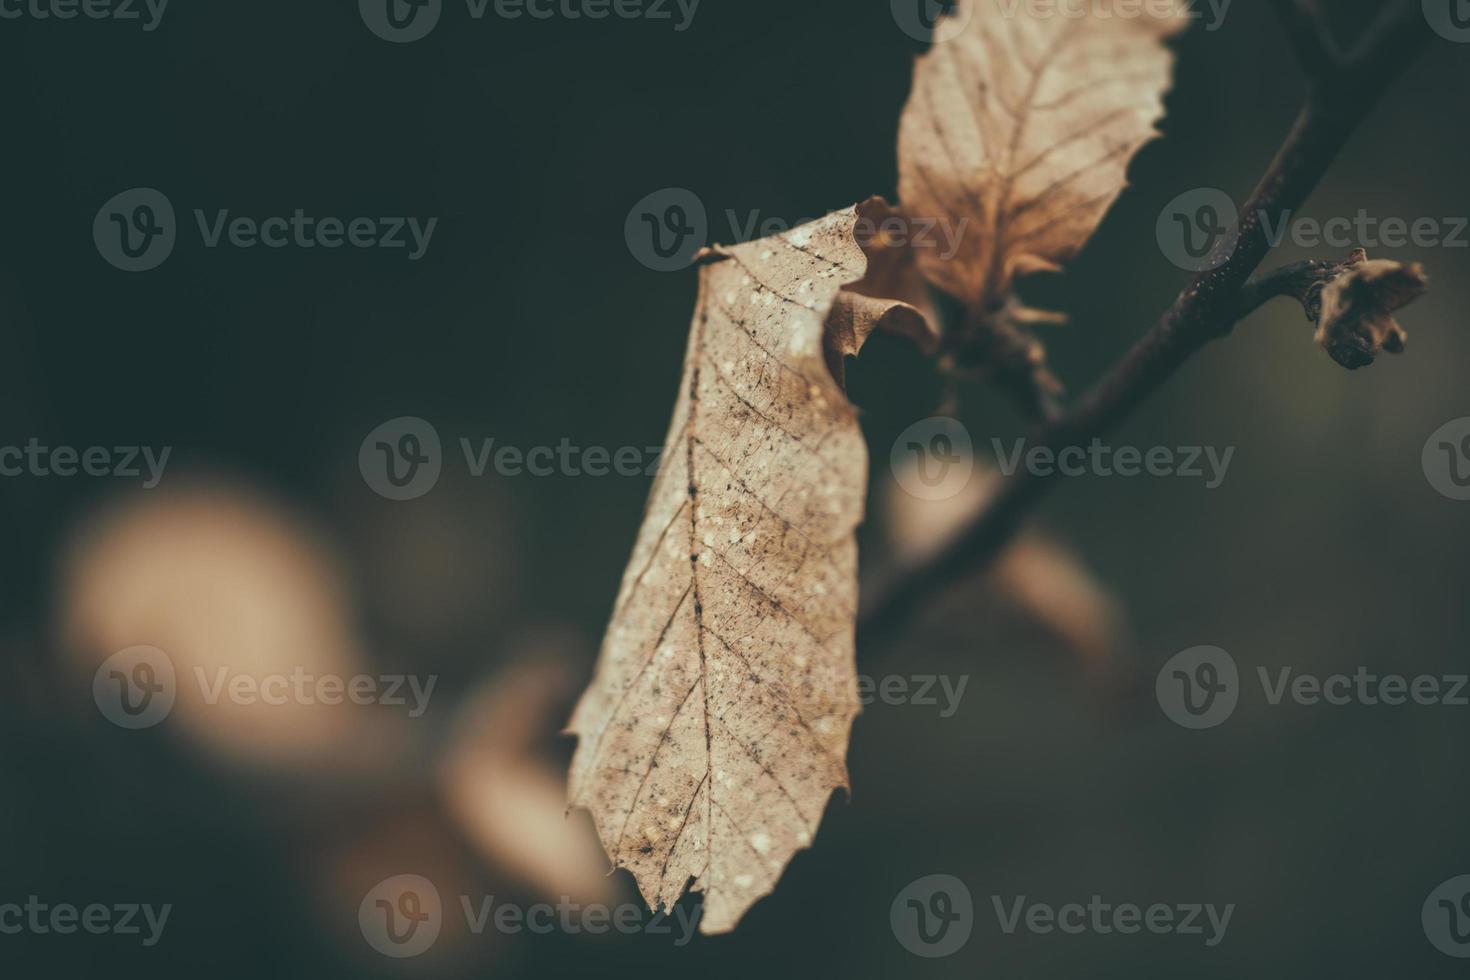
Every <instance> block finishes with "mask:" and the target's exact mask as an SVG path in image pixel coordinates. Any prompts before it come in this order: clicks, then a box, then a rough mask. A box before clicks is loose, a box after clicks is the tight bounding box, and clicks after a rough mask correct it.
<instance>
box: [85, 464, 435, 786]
mask: <svg viewBox="0 0 1470 980" xmlns="http://www.w3.org/2000/svg"><path fill="white" fill-rule="evenodd" d="M59 593H60V595H59V601H58V606H59V610H60V616H59V632H60V638H61V641H62V645H63V647H64V648H65V650H66V652H67V653H68V654H69V655H70V656H71V657H72V658H73V660H74V661H75V664H76V666H77V667H78V668H79V669H81V670H84V671H87V672H88V673H90V672H92V671H95V670H96V669H97V668H98V667H99V666H100V665H101V664H102V662H103V661H105V660H106V659H107V658H108V657H110V656H112V655H113V654H115V653H117V652H118V651H120V650H124V649H126V648H129V647H134V646H138V645H140V644H145V645H148V646H154V647H158V648H160V649H161V650H162V651H163V652H164V654H165V655H166V656H167V657H168V658H169V659H170V661H171V662H172V664H173V666H174V669H175V672H176V677H177V682H176V683H177V691H178V700H177V703H176V704H175V706H174V708H173V712H172V714H171V715H170V721H169V724H170V725H173V724H175V723H177V724H178V725H179V726H180V727H181V728H182V729H183V731H184V732H185V733H186V734H187V737H188V741H189V742H190V743H191V744H192V745H194V746H196V747H198V748H200V749H202V750H204V751H206V752H208V753H210V754H212V755H215V756H218V757H220V758H222V759H224V760H226V761H228V762H231V763H238V764H245V765H249V766H251V767H259V768H262V769H273V770H280V771H297V772H300V771H311V772H315V773H319V774H330V775H332V776H334V777H339V778H348V777H350V776H351V775H352V774H354V773H356V774H371V773H374V772H378V771H381V770H382V769H383V768H384V767H385V766H386V765H387V763H388V761H389V760H393V761H394V762H395V763H396V764H404V763H406V762H407V761H408V759H409V758H411V756H412V753H413V746H414V744H415V739H414V734H413V732H412V731H410V729H411V728H412V726H407V725H405V724H404V718H403V716H402V715H401V714H400V713H398V712H394V711H385V710H366V709H364V708H362V707H358V708H356V709H354V710H344V709H343V707H341V706H334V705H329V704H325V703H322V702H321V701H320V700H318V699H315V698H312V699H307V700H303V699H300V698H296V697H290V698H287V699H286V701H285V703H283V704H274V703H270V702H271V699H269V698H266V697H264V696H260V697H252V698H249V699H245V700H237V699H235V698H232V697H229V696H224V695H219V694H216V695H215V696H214V698H213V699H211V698H210V697H208V696H207V693H206V692H207V690H208V688H209V686H211V685H220V684H223V683H225V682H226V681H229V682H230V683H233V682H234V679H235V678H236V677H238V676H241V675H245V676H248V677H250V678H253V679H255V680H256V681H257V683H259V682H260V681H261V679H263V678H267V677H273V676H286V677H292V676H295V675H296V674H297V672H300V674H301V675H302V676H306V677H316V678H319V677H326V676H331V677H342V678H350V677H353V676H355V675H358V674H362V673H366V672H367V664H366V662H365V659H364V654H363V644H362V640H361V637H360V636H358V634H357V632H356V630H355V628H354V626H353V619H354V617H353V613H352V602H351V596H350V592H349V589H348V586H347V577H346V575H345V574H344V571H343V568H342V566H341V564H340V562H339V561H338V560H337V558H336V556H335V555H334V554H333V552H332V549H331V548H330V547H329V546H328V545H327V543H326V542H325V541H324V540H323V537H322V535H321V533H320V531H319V529H318V528H316V527H315V526H313V525H312V524H311V523H310V522H309V521H307V520H305V519H304V518H302V517H300V516H297V515H294V514H292V513H290V512H289V511H287V510H286V509H285V508H284V507H282V506H280V505H279V504H277V503H275V502H273V501H271V500H270V499H268V498H266V497H265V496H263V495H261V494H259V493H256V492H254V491H252V490H250V489H248V488H247V487H245V486H243V485H240V484H237V483H235V482H232V481H226V480H215V481H205V482H199V483H194V484H181V485H178V486H175V487H174V488H173V489H158V490H152V491H148V492H146V493H141V494H139V495H137V496H134V497H130V498H127V499H125V500H123V501H119V502H117V503H114V504H112V505H110V506H107V507H105V508H103V509H102V510H100V511H99V512H98V513H97V514H95V515H94V516H92V517H91V518H90V519H89V520H87V521H85V522H84V523H82V524H81V525H80V526H79V527H78V528H77V529H76V530H75V532H74V533H73V534H72V540H71V543H70V545H69V547H68V548H67V550H66V551H65V553H64V558H63V561H62V563H61V581H60V584H59ZM221 690H223V688H221ZM211 700H212V701H213V703H211ZM319 778H320V777H319Z"/></svg>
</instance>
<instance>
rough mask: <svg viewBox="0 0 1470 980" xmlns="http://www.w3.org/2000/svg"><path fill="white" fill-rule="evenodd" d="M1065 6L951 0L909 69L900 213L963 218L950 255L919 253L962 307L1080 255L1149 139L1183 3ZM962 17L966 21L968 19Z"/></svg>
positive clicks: (989, 301)
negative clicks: (953, 30)
mask: <svg viewBox="0 0 1470 980" xmlns="http://www.w3.org/2000/svg"><path fill="white" fill-rule="evenodd" d="M1079 6H1080V8H1081V9H1078V10H1075V11H1067V10H1064V9H1063V8H1064V7H1065V5H1052V6H1045V5H1038V4H1028V3H1018V2H1016V0H958V4H957V9H956V11H955V13H954V14H953V16H954V17H956V18H957V20H958V21H960V22H963V23H965V27H964V29H963V31H962V32H961V33H960V34H959V35H958V36H956V37H954V38H952V39H951V40H948V41H945V42H943V43H940V44H936V45H935V46H934V47H933V48H932V49H931V50H930V51H928V52H927V53H926V54H924V55H923V56H922V57H920V58H919V59H918V62H917V64H916V66H915V69H914V82H913V89H912V92H911V94H910V96H909V101H908V105H907V106H906V107H905V109H904V112H903V118H902V121H901V123H900V127H899V198H900V204H901V206H902V208H903V210H904V212H905V213H906V214H909V215H913V216H917V215H922V216H925V217H928V218H933V219H948V220H949V221H950V223H951V226H953V227H962V225H961V222H965V221H968V225H967V226H965V227H968V228H969V231H968V233H967V234H965V235H964V236H963V238H962V239H961V241H960V247H959V251H958V253H957V254H955V255H954V257H953V258H950V259H944V258H942V257H941V255H940V254H939V253H937V252H935V251H933V250H929V251H918V252H917V253H916V255H917V258H918V261H919V265H920V268H921V269H922V271H923V273H924V275H925V276H926V277H927V278H928V279H929V281H930V282H932V283H934V284H935V285H937V286H939V287H940V288H941V289H943V290H945V291H946V292H948V293H950V294H952V295H953V296H955V297H957V298H959V299H960V300H962V301H964V302H965V303H966V304H968V305H969V306H970V307H971V308H975V309H978V308H986V307H989V306H991V305H995V304H998V303H1000V302H1002V300H1003V298H1004V296H1005V295H1006V294H1007V293H1009V292H1010V290H1011V287H1012V280H1013V279H1014V277H1015V276H1016V275H1017V274H1024V273H1026V272H1032V271H1038V270H1043V269H1054V268H1056V266H1057V263H1060V262H1063V261H1065V260H1066V259H1068V258H1070V257H1071V256H1072V255H1073V254H1074V253H1075V252H1077V251H1078V250H1079V249H1080V248H1081V247H1082V245H1083V244H1084V243H1085V242H1086V241H1087V239H1088V237H1089V236H1090V235H1091V234H1092V232H1093V230H1094V229H1095V228H1096V227H1097V224H1098V222H1099V221H1101V220H1102V216H1103V214H1104V213H1105V212H1106V211H1107V209H1108V207H1109V206H1110V205H1111V204H1112V202H1113V200H1114V199H1115V198H1116V197H1117V196H1118V194H1119V192H1121V191H1122V189H1123V186H1124V184H1125V174H1126V170H1127V167H1128V161H1129V159H1130V158H1131V157H1132V156H1133V153H1134V152H1135V151H1136V150H1137V149H1138V148H1139V147H1140V146H1141V145H1142V144H1143V143H1145V142H1146V141H1147V140H1149V139H1150V138H1151V137H1152V136H1153V135H1154V122H1155V120H1157V119H1158V118H1159V116H1160V114H1161V112H1162V103H1163V93H1164V91H1165V90H1166V88H1167V87H1168V84H1169V77H1170V72H1171V67H1172V64H1173V55H1172V54H1171V53H1170V52H1169V51H1168V49H1167V48H1165V47H1164V44H1163V43H1162V42H1163V40H1164V39H1165V38H1166V37H1167V36H1168V35H1169V34H1172V33H1174V32H1175V31H1178V30H1180V29H1181V28H1182V27H1183V26H1184V25H1185V24H1187V23H1188V21H1187V19H1186V18H1185V17H1184V16H1183V10H1182V9H1181V8H1183V7H1184V6H1185V5H1184V4H1183V3H1179V4H1176V5H1175V6H1174V7H1173V8H1170V9H1172V10H1173V11H1174V12H1173V13H1172V14H1171V15H1170V16H1159V15H1158V11H1159V5H1158V4H1139V3H1137V2H1136V0H1092V2H1091V3H1089V4H1085V5H1079ZM966 20H967V22H966Z"/></svg>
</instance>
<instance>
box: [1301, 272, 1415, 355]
mask: <svg viewBox="0 0 1470 980" xmlns="http://www.w3.org/2000/svg"><path fill="white" fill-rule="evenodd" d="M1428 289H1429V277H1428V276H1427V275H1426V274H1425V272H1424V267H1423V266H1422V265H1420V264H1419V263H1417V262H1411V263H1407V264H1406V263H1403V262H1393V261H1390V260H1387V259H1369V258H1368V254H1367V252H1365V251H1363V250H1362V249H1358V250H1357V251H1355V252H1354V253H1353V254H1352V256H1351V257H1350V258H1349V259H1348V261H1347V262H1346V263H1344V264H1343V266H1342V269H1341V271H1340V272H1339V274H1338V275H1337V276H1336V278H1334V279H1332V280H1331V281H1330V282H1328V283H1326V284H1325V285H1324V286H1322V289H1321V294H1320V298H1319V300H1318V302H1317V304H1314V305H1318V306H1319V307H1320V308H1319V309H1318V310H1317V334H1316V338H1315V339H1316V341H1317V343H1318V344H1320V345H1321V346H1322V347H1323V349H1325V350H1326V351H1327V353H1328V354H1330V355H1331V356H1332V359H1333V360H1334V361H1336V362H1337V363H1338V364H1341V365H1342V366H1343V367H1345V368H1347V369H1348V370H1356V369H1358V368H1361V367H1367V366H1368V365H1369V364H1372V363H1373V361H1374V360H1375V359H1376V358H1377V356H1378V354H1379V352H1381V351H1388V352H1389V353H1390V354H1398V353H1400V352H1402V351H1403V349H1404V346H1405V345H1406V344H1407V343H1408V339H1409V336H1408V334H1407V333H1405V331H1404V328H1403V327H1401V326H1399V323H1398V321H1397V320H1395V319H1394V316H1393V315H1394V313H1395V312H1397V311H1398V310H1400V309H1402V308H1403V307H1405V306H1408V305H1409V304H1410V303H1412V302H1414V300H1416V299H1418V298H1419V297H1420V296H1423V295H1424V293H1425V292H1426V291H1427V290H1428Z"/></svg>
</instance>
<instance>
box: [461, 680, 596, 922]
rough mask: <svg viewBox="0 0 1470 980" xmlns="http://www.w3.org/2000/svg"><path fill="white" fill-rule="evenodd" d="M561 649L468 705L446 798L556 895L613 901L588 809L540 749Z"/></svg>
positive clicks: (515, 866) (558, 686)
mask: <svg viewBox="0 0 1470 980" xmlns="http://www.w3.org/2000/svg"><path fill="white" fill-rule="evenodd" d="M569 681H570V678H569V671H568V670H567V668H566V667H565V665H564V663H563V662H562V661H561V660H559V659H553V660H551V661H550V662H548V661H547V660H546V658H545V657H544V656H539V655H538V658H537V660H536V661H535V662H534V663H533V662H526V663H523V664H520V665H517V666H514V667H511V668H509V669H508V670H506V671H504V672H502V673H501V674H499V675H497V676H495V677H493V678H491V679H490V680H489V681H487V682H486V683H485V684H484V685H483V686H482V687H481V688H480V690H479V691H477V692H476V693H475V694H474V695H473V696H471V697H470V698H469V700H468V701H467V702H466V703H465V705H464V706H463V707H461V708H460V710H459V715H458V717H457V718H456V722H455V733H454V737H453V738H452V739H451V741H450V743H449V745H448V747H447V749H446V752H445V757H444V760H443V761H442V762H441V764H440V766H439V787H440V792H441V794H442V796H443V798H444V800H445V806H446V809H447V810H448V812H449V814H450V815H451V816H452V817H453V818H454V819H455V821H456V822H457V823H458V824H459V825H460V826H461V827H463V828H464V829H465V831H466V834H467V836H468V837H469V839H470V840H471V841H472V842H473V843H474V844H475V846H476V847H477V848H478V849H479V850H480V851H481V853H483V854H484V855H485V857H486V858H488V859H489V860H490V862H491V863H492V864H493V865H494V866H496V867H498V868H503V869H505V870H506V871H508V872H509V873H511V874H512V875H514V876H515V877H517V878H519V879H520V880H522V881H525V882H528V883H529V884H532V885H534V886H535V887H536V888H538V889H539V890H540V891H541V893H542V894H543V895H546V896H548V897H550V898H552V899H553V900H556V899H561V898H569V899H571V900H572V901H573V902H577V903H579V904H582V905H590V904H603V905H612V904H614V903H615V902H616V900H617V898H618V890H617V887H616V885H615V883H614V879H612V878H610V877H608V875H607V862H606V860H605V858H604V857H603V854H602V849H601V848H600V847H599V846H598V843H597V837H596V835H595V834H594V833H593V832H592V828H591V826H590V825H589V824H588V823H587V821H586V818H585V817H582V819H573V818H569V817H568V815H567V812H566V809H567V807H566V785H565V783H564V782H563V781H562V777H561V775H560V774H559V773H558V772H557V771H556V769H555V768H554V767H553V766H552V765H551V764H550V762H549V761H547V760H546V759H545V758H544V757H542V755H541V743H542V742H543V741H544V740H545V739H546V738H547V737H548V736H549V735H551V734H553V733H555V731H556V729H557V720H556V719H557V714H556V713H557V712H558V711H559V710H564V706H565V703H566V700H565V699H566V697H567V695H568V694H569V691H570V682H569Z"/></svg>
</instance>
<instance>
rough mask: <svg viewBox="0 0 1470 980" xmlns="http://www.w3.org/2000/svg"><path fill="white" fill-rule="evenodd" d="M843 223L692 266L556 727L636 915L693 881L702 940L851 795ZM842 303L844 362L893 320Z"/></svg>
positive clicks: (854, 706)
mask: <svg viewBox="0 0 1470 980" xmlns="http://www.w3.org/2000/svg"><path fill="white" fill-rule="evenodd" d="M857 222H858V210H857V208H849V209H847V210H845V211H841V212H837V213H835V214H832V215H829V216H828V217H827V218H825V219H823V220H821V221H818V222H814V223H812V224H809V225H804V226H802V227H799V228H796V229H794V230H792V231H790V232H787V233H784V234H781V235H776V236H773V237H771V238H766V239H762V240H760V241H755V242H751V243H748V244H745V245H740V246H736V247H733V248H725V249H719V248H717V249H712V250H709V251H707V252H706V253H705V254H704V255H703V256H702V263H701V268H700V292H699V304H698V309H697V310H696V312H695V316H694V322H693V325H692V327H691V331H690V339H689V346H688V351H687V353H686V356H685V362H684V373H683V380H682V382H681V384H680V390H679V398H678V402H677V404H676V406H675V409H674V418H673V421H672V423H671V426H670V429H669V437H668V439H667V441H666V444H665V446H666V450H665V455H664V463H663V467H662V469H661V471H660V473H659V475H658V478H657V480H656V481H655V483H654V486H653V490H652V493H651V496H650V498H649V501H648V506H647V510H646V513H645V516H644V521H643V526H642V528H641V529H640V530H639V533H638V539H637V542H636V544H635V546H634V549H633V556H632V560H631V561H630V562H629V564H628V568H627V571H626V573H625V575H624V578H623V585H622V589H621V590H620V594H619V596H618V600H617V605H616V608H615V611H614V612H613V616H612V621H611V622H610V624H609V626H608V631H607V636H606V638H605V639H604V641H603V646H602V651H601V654H600V657H599V660H598V665H597V671H596V676H595V677H594V678H593V681H592V684H591V686H590V687H589V688H588V689H587V691H586V693H585V694H584V695H583V697H582V700H581V702H580V703H579V704H578V706H577V709H576V711H575V713H574V715H573V717H572V721H571V724H570V726H569V730H570V731H571V732H572V733H573V734H576V735H577V736H578V737H579V742H578V746H577V752H576V756H575V758H574V759H573V762H572V771H571V780H570V791H571V802H572V804H573V805H575V806H585V807H587V808H588V809H589V810H590V811H591V812H592V816H593V819H594V821H595V823H596V825H597V829H598V833H599V835H600V837H601V839H602V842H603V845H604V846H605V847H606V848H607V851H608V853H609V855H611V857H612V860H613V862H614V863H615V864H616V865H617V866H620V867H626V868H628V869H629V870H630V871H632V873H633V876H634V878H635V879H636V881H637V883H638V888H639V890H640V891H641V892H642V893H643V895H644V897H645V898H646V899H647V900H648V902H649V904H650V905H662V906H669V905H671V904H672V903H673V902H674V901H676V900H677V899H678V898H679V896H680V895H681V894H682V893H683V892H684V890H685V886H686V883H688V882H689V881H690V879H693V884H692V888H693V889H694V890H698V891H701V892H703V893H704V912H703V919H702V922H701V927H700V928H701V930H702V931H704V932H706V933H718V932H725V931H728V930H730V929H733V928H734V927H735V925H736V923H737V922H738V921H739V920H740V917H741V916H742V915H743V914H744V913H745V911H746V910H747V909H748V908H749V907H750V905H751V904H752V903H753V902H755V901H756V900H757V899H759V898H761V897H762V896H763V895H765V894H767V893H768V892H770V891H771V889H772V888H773V887H774V885H775V883H776V880H777V878H779V876H780V874H781V871H782V869H783V868H785V866H786V864H787V862H788V861H790V859H791V857H792V855H793V854H794V853H795V852H796V851H797V850H798V849H799V848H803V847H806V846H808V845H809V844H810V843H811V841H812V838H813V836H814V835H815V833H816V830H817V824H818V822H819V821H820V820H821V816H822V812H823V810H824V809H825V807H826V805H827V801H828V799H829V798H830V797H831V794H832V791H833V790H834V789H836V788H838V787H843V788H846V787H847V767H846V763H845V757H846V754H847V742H848V734H849V731H850V729H851V725H852V720H853V717H854V716H855V715H856V714H857V713H858V691H857V671H856V665H855V661H854V648H853V643H854V637H853V632H854V616H855V612H856V605H857V546H856V543H855V542H854V539H853V531H854V529H855V528H856V527H857V525H858V523H859V521H860V520H861V519H862V515H863V499H864V495H865V485H866V481H867V465H868V464H867V449H866V447H865V445H864V443H863V438H862V433H861V432H860V431H859V429H858V423H857V418H856V415H855V412H854V410H853V408H852V407H851V406H850V405H849V404H848V401H847V398H846V397H845V395H844V394H843V391H842V389H841V387H840V386H839V384H838V383H837V381H836V380H835V379H834V377H833V375H832V373H831V371H830V370H829V367H828V363H827V359H826V355H827V351H828V349H829V343H828V340H827V338H826V334H825V330H824V324H825V322H826V320H827V318H828V315H829V313H831V312H832V311H833V307H834V304H835V303H836V302H837V300H838V295H839V291H840V290H841V289H842V287H844V286H846V285H849V284H852V283H856V282H858V281H859V280H861V279H862V278H863V275H864V272H865V271H866V267H867V260H866V259H865V257H864V254H863V251H862V249H861V247H860V245H859V243H858V241H857V238H856V234H855V226H856V225H857ZM844 304H845V312H844V313H843V316H844V317H846V318H847V322H846V325H845V327H844V330H845V331H846V333H845V335H844V339H843V340H842V341H841V342H839V346H844V345H845V346H844V350H847V351H851V352H854V353H855V352H856V348H857V347H858V346H860V343H861V338H863V337H865V336H866V335H867V333H868V332H869V331H870V330H871V329H872V327H873V326H874V325H875V324H876V323H879V322H881V321H882V320H883V319H884V317H885V316H887V315H888V313H889V311H888V310H885V309H884V308H882V306H881V304H879V305H877V306H874V305H872V304H867V303H852V304H847V303H846V301H844ZM891 305H892V304H890V307H891Z"/></svg>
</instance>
